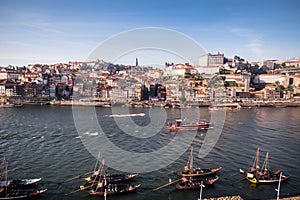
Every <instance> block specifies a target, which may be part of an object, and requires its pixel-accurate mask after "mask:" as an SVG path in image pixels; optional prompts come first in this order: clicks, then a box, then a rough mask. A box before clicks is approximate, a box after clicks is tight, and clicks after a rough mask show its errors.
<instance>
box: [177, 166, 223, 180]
mask: <svg viewBox="0 0 300 200" xmlns="http://www.w3.org/2000/svg"><path fill="white" fill-rule="evenodd" d="M221 169H222V167H216V168H206V169H203V168H199V167H198V168H193V169H192V172H191V173H190V171H189V169H188V168H187V166H185V168H184V171H183V172H181V173H177V172H173V174H176V175H177V176H183V177H187V176H189V177H197V176H210V175H213V174H215V173H217V172H218V171H220V170H221Z"/></svg>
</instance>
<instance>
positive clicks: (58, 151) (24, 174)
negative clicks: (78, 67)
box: [0, 105, 300, 200]
mask: <svg viewBox="0 0 300 200" xmlns="http://www.w3.org/2000/svg"><path fill="white" fill-rule="evenodd" d="M80 109H83V110H84V109H86V108H84V107H82V108H80ZM114 109H115V110H114V112H113V113H114V114H115V113H117V112H118V109H120V111H121V110H122V109H124V108H114ZM127 109H128V108H127ZM153 109H154V110H153ZM153 109H152V110H151V112H156V111H155V109H157V112H161V108H153ZM95 111H96V112H95V113H96V116H97V120H98V121H99V122H100V124H101V127H102V128H103V130H104V131H105V133H106V134H107V138H109V140H111V141H112V142H113V143H114V144H116V145H117V146H121V147H122V148H123V149H125V150H127V151H135V152H138V153H139V152H141V153H143V152H151V151H152V150H153V151H155V150H158V149H160V148H163V147H164V146H166V145H168V144H170V141H172V139H173V138H174V137H175V136H176V134H189V133H188V131H185V132H184V133H182V132H177V133H170V132H169V131H168V129H167V127H166V126H165V127H163V128H162V129H161V130H160V131H159V132H158V133H157V134H156V135H154V136H152V137H150V138H145V137H144V138H138V139H136V138H135V137H132V136H128V135H127V134H124V132H122V130H121V129H122V127H121V128H120V127H119V128H118V127H117V126H116V123H114V119H115V118H114V117H113V116H111V114H112V111H111V108H95ZM129 111H130V113H131V114H137V115H133V116H131V119H133V121H134V122H135V123H136V124H138V125H139V126H147V124H149V123H151V122H150V121H151V119H150V117H149V111H150V109H148V108H131V109H130V110H129ZM199 111H200V114H201V118H206V119H211V114H212V113H210V112H208V109H207V108H200V109H199ZM187 112H188V111H187ZM141 113H142V114H141ZM143 113H144V114H145V115H144V114H143ZM73 114H74V111H72V107H63V106H61V107H53V106H29V105H25V106H24V107H22V108H0V122H1V123H0V156H1V157H3V156H4V155H5V156H6V157H7V159H8V162H9V176H10V177H14V178H38V177H41V178H42V181H41V182H40V184H39V185H40V186H41V187H44V188H47V189H48V191H47V192H46V193H45V194H43V196H42V199H103V197H93V196H88V194H87V193H85V192H84V191H79V192H76V193H73V194H71V195H68V196H65V194H67V193H70V192H72V191H74V190H77V189H78V188H79V186H80V185H81V184H83V183H82V181H80V180H77V179H75V180H73V181H70V182H65V183H63V184H61V183H62V182H64V181H65V180H67V179H70V178H72V177H75V176H77V175H81V174H84V173H86V172H88V171H91V170H93V168H94V165H95V162H96V159H95V157H94V156H92V155H91V154H90V152H89V151H88V150H87V149H86V147H85V145H84V144H83V143H84V140H83V138H82V137H86V138H91V140H94V139H93V138H95V141H97V140H96V139H100V140H101V139H102V138H101V137H102V136H103V135H101V134H100V131H98V130H92V131H90V132H89V131H87V132H85V133H84V135H80V134H79V133H78V132H77V129H78V127H77V128H76V126H75V123H74V117H73ZM164 114H165V115H166V122H167V121H174V120H175V119H178V118H180V117H181V111H180V110H179V109H166V110H165V111H164ZM223 114H224V113H223ZM219 115H221V113H220V114H219ZM224 116H225V115H224ZM118 117H119V118H121V117H122V115H120V116H118ZM124 117H125V116H124ZM86 119H89V118H86ZM166 122H163V123H165V124H166ZM299 122H300V108H258V109H241V110H239V111H237V112H228V113H226V116H225V123H224V126H223V127H222V129H221V130H222V132H221V135H220V137H219V139H218V141H217V143H216V144H215V146H214V147H213V149H212V150H211V151H210V152H209V153H208V154H207V155H206V156H205V157H203V158H200V157H199V156H198V153H199V149H200V148H201V145H202V144H203V141H204V140H205V136H206V135H207V134H209V131H199V132H198V133H197V134H196V135H195V137H194V138H192V139H193V141H192V146H193V147H194V165H197V166H199V167H203V168H205V167H217V166H221V167H222V170H221V171H220V172H219V173H218V175H219V176H220V180H219V181H218V182H216V183H215V185H214V186H213V187H211V188H204V189H203V197H218V196H227V195H241V196H242V197H243V198H244V199H272V198H273V199H274V198H276V191H275V188H276V187H277V186H276V185H259V186H255V185H251V184H249V182H247V181H245V180H242V179H243V177H242V176H241V175H240V174H238V172H239V169H240V168H244V169H246V168H247V167H248V166H249V164H250V162H251V160H252V159H253V157H254V155H255V152H256V149H257V147H259V148H261V149H262V152H261V153H262V156H264V154H265V152H266V151H268V152H269V157H270V167H271V168H276V169H283V170H284V173H285V174H288V175H290V176H291V178H290V179H289V180H288V182H286V183H283V184H282V186H281V196H289V195H299V194H300V170H299V166H300V159H299V152H300V131H299V128H300V124H299ZM192 134H193V133H191V135H192ZM182 142H183V143H184V141H182ZM178 148H179V147H178ZM188 157H189V149H186V151H185V152H184V153H183V155H181V156H180V155H179V158H178V159H176V160H175V161H174V162H173V163H171V164H170V165H168V166H167V167H162V168H161V166H158V167H157V168H158V169H155V168H153V170H154V171H152V172H146V173H143V172H142V173H139V176H138V177H136V179H135V181H134V182H133V183H136V184H141V187H140V188H139V189H138V190H137V191H136V192H134V193H131V194H125V195H121V196H120V195H116V196H108V197H107V199H115V200H118V199H170V200H171V199H172V200H177V199H198V197H199V190H188V191H178V190H176V189H175V187H174V186H169V187H166V188H164V189H161V190H158V191H156V192H151V189H153V188H156V187H158V186H160V185H163V184H165V183H167V182H168V181H169V178H171V179H172V180H175V179H176V177H174V176H173V175H171V174H170V172H171V171H172V170H177V169H180V168H182V167H183V166H184V165H186V164H187V161H188ZM105 159H106V158H105ZM122 159H124V162H130V160H126V156H123V158H122ZM153 159H154V160H156V162H158V163H159V161H160V160H161V161H162V162H163V160H164V158H163V157H160V158H157V159H156V158H153ZM261 160H263V157H262V158H261ZM126 164H128V163H126ZM148 164H149V163H138V164H135V165H134V167H133V168H136V169H143V167H145V166H146V165H148ZM150 164H151V163H150ZM3 168H4V166H3V163H2V162H1V165H0V169H1V170H3ZM159 168H160V169H159ZM110 171H111V172H115V169H110Z"/></svg>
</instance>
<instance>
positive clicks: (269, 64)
mask: <svg viewBox="0 0 300 200" xmlns="http://www.w3.org/2000/svg"><path fill="white" fill-rule="evenodd" d="M277 61H278V60H265V61H264V62H263V65H264V66H266V67H267V68H268V69H271V70H273V69H274V66H275V63H276V62H277Z"/></svg>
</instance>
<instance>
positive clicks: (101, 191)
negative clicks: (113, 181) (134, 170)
mask: <svg viewBox="0 0 300 200" xmlns="http://www.w3.org/2000/svg"><path fill="white" fill-rule="evenodd" d="M140 186H141V185H140V184H139V185H128V186H126V187H120V186H119V185H118V186H116V188H114V186H112V187H109V186H108V187H107V188H98V189H97V190H87V192H88V193H89V194H90V195H93V196H104V195H105V194H106V195H116V194H123V193H128V192H133V191H135V190H136V189H137V188H139V187H140Z"/></svg>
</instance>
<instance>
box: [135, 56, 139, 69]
mask: <svg viewBox="0 0 300 200" xmlns="http://www.w3.org/2000/svg"><path fill="white" fill-rule="evenodd" d="M135 66H136V67H137V66H139V60H138V58H135Z"/></svg>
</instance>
